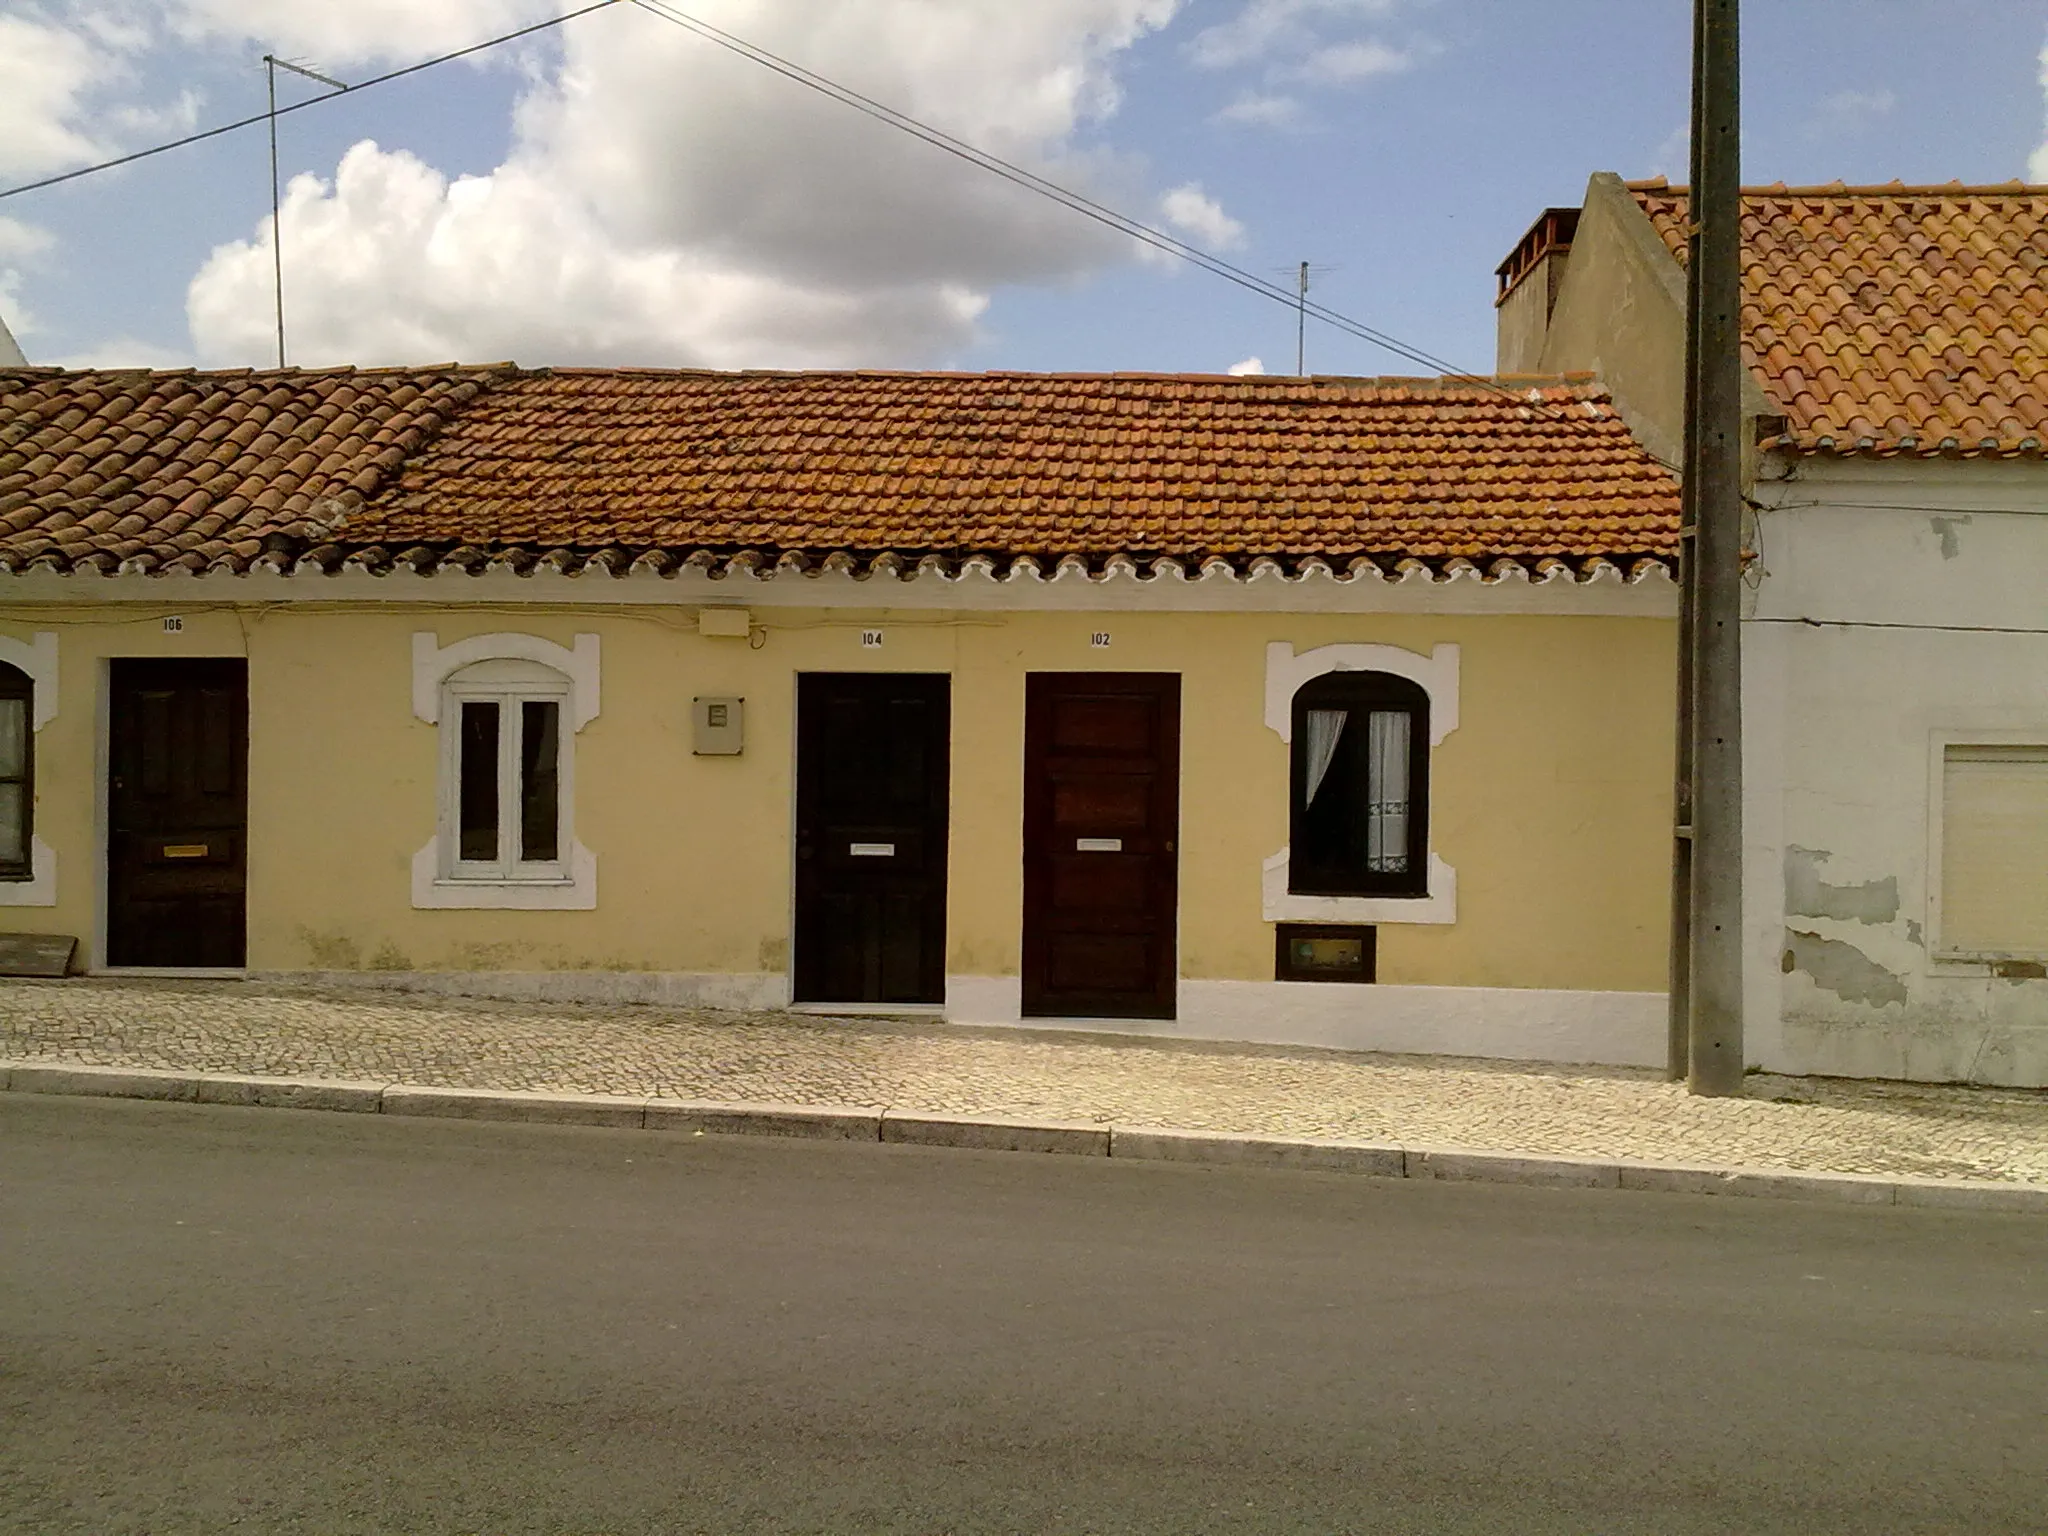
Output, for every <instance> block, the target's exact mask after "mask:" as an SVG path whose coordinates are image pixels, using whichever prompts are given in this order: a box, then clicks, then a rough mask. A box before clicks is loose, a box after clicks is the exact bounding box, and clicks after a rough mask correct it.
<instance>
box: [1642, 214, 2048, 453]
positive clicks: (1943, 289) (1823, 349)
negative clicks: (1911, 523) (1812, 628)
mask: <svg viewBox="0 0 2048 1536" xmlns="http://www.w3.org/2000/svg"><path fill="white" fill-rule="evenodd" d="M1629 189H1630V191H1632V192H1633V193H1634V194H1635V196H1636V199H1637V201H1638V202H1639V203H1640V204H1641V205H1642V207H1643V209H1644V211H1645V212H1646V213H1648V214H1649V216H1650V221H1651V223H1652V224H1653V225H1655V226H1656V229H1657V233H1658V234H1659V235H1660V236H1662V237H1663V240H1664V243H1665V245H1666V246H1668V247H1669V248H1670V250H1671V251H1672V253H1673V254H1674V255H1675V256H1677V258H1678V259H1679V261H1680V262H1683V261H1684V260H1685V254H1686V252H1685V224H1686V207H1687V196H1686V189H1685V188H1683V187H1676V188H1674V187H1670V186H1667V185H1666V184H1665V183H1664V182H1663V181H1661V180H1658V181H1651V182H1632V183H1630V184H1629ZM1742 211H1743V218H1742V239H1743V288H1742V322H1743V350H1744V355H1745V357H1746V359H1747V361H1748V363H1749V365H1750V367H1751V369H1752V370H1753V371H1754V372H1755V373H1756V375H1757V378H1758V381H1759V382H1760V383H1761V384H1762V385H1763V386H1764V389H1765V391H1766V392H1767V393H1768V394H1769V395H1770V397H1771V398H1772V400H1773V401H1775V403H1776V404H1777V406H1778V408H1779V410H1780V411H1782V412H1783V414H1784V416H1785V421H1786V430H1785V434H1784V437H1783V439H1782V441H1784V442H1785V443H1786V444H1787V445H1788V446H1793V447H1798V448H1803V449H1808V450H1820V451H1823V452H1833V453H1908V454H1943V453H1948V454H1970V455H2021V454H2024V455H2038V454H2040V453H2041V452H2042V448H2043V443H2044V441H2048V187H2029V186H2025V185H2022V184H2021V183H2019V182H2011V183H2008V184H2006V185H2004V186H1994V187H1966V186H1963V185H1961V184H1960V183H1955V182H1951V183H1950V184H1949V185H1947V186H1940V187H1907V186H1901V185H1900V184H1899V183H1897V182H1893V183H1892V184H1891V185H1889V186H1882V187H1847V186H1843V185H1842V184H1841V183H1840V182H1836V183H1834V184H1833V185H1831V186H1825V187H1785V186H1770V187H1750V188H1745V189H1744V191H1743V194H1742Z"/></svg>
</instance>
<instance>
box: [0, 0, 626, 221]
mask: <svg viewBox="0 0 2048 1536" xmlns="http://www.w3.org/2000/svg"><path fill="white" fill-rule="evenodd" d="M618 3H619V0H596V3H595V4H592V5H586V6H584V7H583V8H582V9H581V10H575V11H568V12H565V13H564V14H563V15H560V16H557V17H554V18H553V19H552V20H549V21H538V22H535V23H534V24H533V25H532V26H530V27H521V28H520V29H519V30H518V31H516V32H506V33H502V34H500V35H499V36H497V37H493V38H488V39H486V40H485V41H483V42H481V43H472V44H470V46H469V47H467V48H458V49H456V50H455V52H453V53H444V54H442V55H441V56H440V57H439V58H433V59H426V60H423V61H422V62H420V63H418V64H408V65H407V66H406V67H405V68H404V69H394V70H392V71H391V72H390V73H389V74H386V75H377V76H375V77H374V78H372V79H369V80H365V81H363V82H362V83H361V84H359V85H350V86H343V87H342V91H341V92H336V93H335V95H340V94H342V92H354V91H367V90H368V89H369V88H370V87H371V86H373V85H383V84H384V83H385V82H387V81H390V80H401V79H403V78H404V77H405V76H407V75H416V74H418V73H419V72H420V71H421V70H423V69H432V68H434V67H435V66H436V65H439V64H450V63H453V62H454V61H455V60H456V59H466V58H468V57H469V56H470V55H471V54H472V53H482V52H483V51H484V50H485V49H486V48H496V47H497V46H498V45H499V44H501V43H509V42H514V41H516V40H517V39H519V38H522V37H531V36H532V35H533V34H534V33H536V32H545V31H547V30H548V29H549V28H550V27H559V26H560V25H561V24H562V23H563V22H565V21H574V20H575V19H576V18H577V17H578V16H588V15H589V14H590V13H591V12H592V11H601V10H604V9H605V8H606V7H608V6H613V5H617V4H618ZM287 67H290V66H287ZM333 99H334V96H333V95H329V96H316V97H313V98H312V99H310V100H307V101H300V102H294V103H293V104H292V105H290V106H288V107H279V108H278V109H277V111H276V112H275V114H272V113H270V112H258V113H257V114H256V115H255V116H254V117H244V118H240V119H238V120H237V121H235V122H232V123H222V124H221V125H220V126H219V127H217V128H205V129H201V130H200V131H199V132H198V133H188V134H186V135H185V137H184V138H182V139H172V140H171V141H170V142H169V143H167V144H157V145H153V146H151V147H150V148H148V149H138V150H136V151H135V152H134V153H133V154H129V155H120V156H117V157H116V158H114V159H112V160H102V161H101V162H100V163H99V164H97V165H85V166H80V167H79V168H78V169H77V170H75V171H65V172H63V173H62V174H61V175H57V176H45V177H44V178H43V179H42V180H41V181H30V182H24V183H23V184H22V185H20V186H18V187H6V188H0V199H5V198H10V197H19V196H21V194H22V193H24V192H40V191H42V189H43V188H45V187H55V186H61V185H62V184H63V183H65V182H67V181H76V180H78V179H79V178H80V177H81V176H96V175H98V174H99V173H100V172H101V171H111V170H113V169H115V168H116V167H118V166H123V165H133V164H134V163H135V162H136V161H137V160H147V159H149V158H150V157H151V156H152V155H162V154H168V153H169V152H170V151H171V150H174V149H183V148H184V147H185V146H186V145H188V144H198V143H202V142H203V141H205V140H207V139H217V138H219V137H220V136H221V135H222V134H224V133H234V132H236V131H237V130H239V129H243V128H253V127H255V126H256V125H257V124H258V123H265V122H270V121H271V120H272V118H273V116H275V117H283V116H285V115H287V114H288V113H292V112H303V111H304V110H305V109H306V108H308V107H317V106H319V105H320V103H322V102H323V101H332V100H333Z"/></svg>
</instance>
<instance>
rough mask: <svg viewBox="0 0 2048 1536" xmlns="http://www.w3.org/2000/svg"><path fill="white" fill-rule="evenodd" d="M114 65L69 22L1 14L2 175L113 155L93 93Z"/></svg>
mask: <svg viewBox="0 0 2048 1536" xmlns="http://www.w3.org/2000/svg"><path fill="white" fill-rule="evenodd" d="M112 71H113V65H112V63H111V61H110V60H109V59H108V58H107V57H106V56H105V55H104V54H102V53H99V52H96V51H95V49H94V48H93V46H92V44H91V43H89V42H88V41H87V40H86V39H85V38H83V37H81V36H79V35H78V33H76V32H73V31H71V30H70V29H69V28H66V27H61V26H54V25H51V24H49V23H46V22H43V21H40V20H37V19H35V13H34V12H28V13H25V14H17V15H9V16H0V176H5V177H7V178H8V179H9V180H13V179H14V178H16V177H29V176H41V175H46V174H48V173H49V172H51V171H61V170H66V169H68V168H70V167H71V166H74V165H81V164H84V163H85V162H87V161H90V160H94V159H98V158H100V157H101V156H103V155H105V154H106V152H107V150H106V145H105V143H104V142H103V141H101V140H100V139H99V138H97V137H96V136H95V135H94V134H93V133H92V131H91V129H90V126H89V124H88V122H87V120H86V113H85V98H86V97H87V96H88V95H89V94H90V93H91V92H92V90H93V89H94V88H95V87H96V86H97V85H99V84H100V83H101V82H102V81H103V80H104V79H105V78H106V77H107V76H108V75H109V74H110V73H112Z"/></svg>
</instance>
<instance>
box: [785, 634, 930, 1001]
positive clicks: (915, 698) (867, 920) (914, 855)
mask: <svg viewBox="0 0 2048 1536" xmlns="http://www.w3.org/2000/svg"><path fill="white" fill-rule="evenodd" d="M952 682H953V680H952V679H951V678H950V677H946V676H944V675H938V674H925V673H889V672H883V673H844V672H807V673H804V674H802V675H801V676H799V677H798V678H797V695H796V698H797V704H796V741H797V747H796V752H797V763H796V785H797V789H796V805H797V810H796V965H795V971H796V976H795V982H796V1000H797V1001H798V1002H812V1003H942V1002H944V1001H945V1000H946V806H947V799H948V785H947V764H948V760H949V756H950V750H949V744H950V740H951V712H952Z"/></svg>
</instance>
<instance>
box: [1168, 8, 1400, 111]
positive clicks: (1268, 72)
mask: <svg viewBox="0 0 2048 1536" xmlns="http://www.w3.org/2000/svg"><path fill="white" fill-rule="evenodd" d="M1404 3H1405V0H1246V3H1245V4H1244V6H1243V8H1242V9H1241V10H1240V11H1239V12H1238V13H1237V15H1236V16H1234V17H1233V18H1232V19H1231V20H1229V21H1227V22H1223V23H1220V24H1218V25H1216V26H1213V27H1208V28H1206V29H1204V30H1203V31H1201V32H1198V33H1196V34H1195V36H1194V38H1193V39H1192V40H1191V41H1190V42H1189V43H1188V45H1187V54H1188V57H1189V58H1190V59H1191V60H1192V61H1193V63H1194V64H1195V66H1196V67H1197V68H1199V69H1206V70H1213V71H1224V70H1230V71H1238V72H1242V73H1249V74H1250V75H1251V76H1252V77H1253V78H1254V79H1255V80H1256V81H1257V82H1258V84H1257V85H1256V86H1246V87H1241V88H1240V89H1239V92H1238V94H1237V96H1236V97H1235V99H1233V100H1232V101H1231V102H1230V103H1229V104H1228V105H1227V106H1225V107H1224V108H1223V109H1222V110H1221V111H1219V112H1218V113H1217V114H1216V117H1217V121H1219V122H1225V123H1239V124H1247V125H1252V126H1257V127H1263V128H1279V127H1295V126H1298V125H1299V124H1300V123H1301V122H1302V119H1303V116H1304V113H1303V104H1302V102H1301V100H1300V99H1299V97H1298V95H1297V90H1298V88H1299V87H1301V86H1309V87H1318V88H1323V89H1337V88H1342V87H1346V86H1355V85H1358V84H1359V83H1361V82H1363V81H1366V80H1373V79H1377V78H1380V77H1382V76H1386V75H1393V74H1399V73H1401V72H1402V71H1403V70H1407V69H1410V68H1413V67H1414V65H1415V63H1416V62H1417V60H1418V59H1419V58H1421V57H1424V56H1426V55H1428V54H1430V53H1434V52H1436V51H1437V48H1436V45H1434V44H1432V43H1430V42H1429V41H1428V40H1426V39H1423V38H1412V39H1410V40H1409V42H1408V44H1407V45H1406V46H1400V47H1397V46H1396V45H1395V44H1393V43H1391V42H1389V41H1387V40H1386V39H1385V38H1383V37H1378V36H1372V35H1369V34H1368V33H1366V32H1365V31H1363V30H1361V29H1362V28H1365V27H1368V26H1371V27H1383V26H1385V25H1386V24H1389V23H1391V22H1392V21H1393V20H1394V18H1395V16H1396V13H1397V12H1398V11H1399V10H1400V9H1401V6H1402V5H1403V4H1404Z"/></svg>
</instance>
